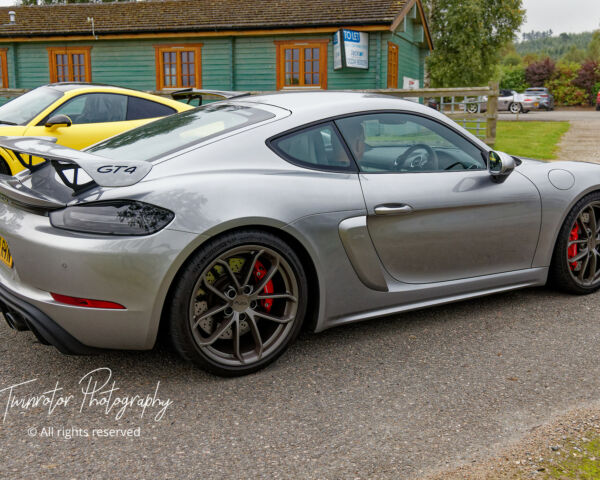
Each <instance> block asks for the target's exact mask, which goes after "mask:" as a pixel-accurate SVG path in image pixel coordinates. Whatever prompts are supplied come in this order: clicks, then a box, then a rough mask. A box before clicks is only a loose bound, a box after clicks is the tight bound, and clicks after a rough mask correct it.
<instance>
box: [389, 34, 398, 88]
mask: <svg viewBox="0 0 600 480" xmlns="http://www.w3.org/2000/svg"><path fill="white" fill-rule="evenodd" d="M387 71H388V74H387V88H398V45H396V44H395V43H392V42H388V62H387Z"/></svg>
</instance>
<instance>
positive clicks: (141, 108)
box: [0, 83, 193, 175]
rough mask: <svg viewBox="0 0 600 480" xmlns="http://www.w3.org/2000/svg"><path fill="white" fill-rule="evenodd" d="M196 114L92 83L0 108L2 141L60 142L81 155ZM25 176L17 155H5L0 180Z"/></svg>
mask: <svg viewBox="0 0 600 480" xmlns="http://www.w3.org/2000/svg"><path fill="white" fill-rule="evenodd" d="M191 108H193V107H192V106H191V105H187V104H185V103H181V102H179V101H176V100H173V99H171V98H164V97H159V96H157V95H150V94H148V93H144V92H139V91H137V90H130V89H128V88H120V87H113V86H110V85H94V84H90V83H53V84H49V85H44V86H41V87H38V88H35V89H33V90H31V91H29V92H27V93H25V94H23V95H21V96H19V97H16V98H14V99H13V100H11V101H9V102H7V103H5V104H4V105H2V106H0V135H2V136H23V135H27V136H43V137H55V138H56V139H57V140H56V143H58V144H59V145H64V146H66V147H71V148H75V149H77V150H80V149H82V148H85V147H88V146H89V145H92V144H94V143H97V142H99V141H100V140H104V139H105V138H108V137H112V136H113V135H116V134H117V133H121V132H124V131H126V130H130V129H132V128H134V127H139V126H141V125H143V124H145V123H148V122H150V121H152V120H153V119H156V118H160V117H164V116H166V115H171V114H173V113H178V112H183V111H185V110H189V109H191ZM21 170H23V166H22V164H21V162H19V160H18V159H17V158H16V157H15V155H14V154H13V153H12V152H8V151H6V150H3V149H0V174H5V175H14V174H16V173H18V172H20V171H21Z"/></svg>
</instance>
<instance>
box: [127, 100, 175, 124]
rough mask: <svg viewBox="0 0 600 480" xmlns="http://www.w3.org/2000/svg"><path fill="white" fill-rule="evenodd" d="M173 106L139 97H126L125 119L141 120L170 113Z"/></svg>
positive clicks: (173, 110)
mask: <svg viewBox="0 0 600 480" xmlns="http://www.w3.org/2000/svg"><path fill="white" fill-rule="evenodd" d="M176 112H177V111H176V110H175V109H174V108H171V107H168V106H167V105H163V104H162V103H157V102H153V101H151V100H146V99H145V98H140V97H127V120H142V119H144V118H158V117H166V116H167V115H172V114H173V113H176Z"/></svg>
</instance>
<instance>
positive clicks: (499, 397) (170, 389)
mask: <svg viewBox="0 0 600 480" xmlns="http://www.w3.org/2000/svg"><path fill="white" fill-rule="evenodd" d="M598 312H600V295H593V296H589V297H571V296H565V295H562V294H558V293H555V292H552V291H550V290H546V289H532V290H526V291H521V292H514V293H508V294H503V295H496V296H492V297H487V298H483V299H479V300H474V301H468V302H463V303H458V304H454V305H449V306H445V307H439V308H435V309H430V310H426V311H421V312H416V313H411V314H405V315H402V316H399V317H395V318H391V317H390V318H386V319H382V320H375V321H371V322H366V323H362V324H356V325H351V326H345V327H339V328H337V329H333V330H330V331H327V332H324V333H321V334H318V335H309V334H304V335H303V336H301V338H300V339H299V341H298V342H297V343H296V344H295V345H294V346H293V347H292V348H291V350H290V351H289V352H288V353H287V354H286V355H284V356H283V357H282V358H281V360H280V361H279V362H277V363H276V364H275V365H274V366H273V367H271V368H269V369H267V370H265V371H262V372H260V373H258V374H254V375H252V376H249V377H245V378H240V379H231V380H224V379H220V378H215V377H212V376H209V375H207V374H204V373H203V372H201V371H198V370H196V369H194V368H193V367H191V366H189V365H188V364H186V363H184V362H182V361H180V360H179V359H178V358H177V357H176V356H175V355H174V354H172V353H170V352H169V351H166V350H165V349H164V348H161V349H157V350H155V351H152V352H147V353H127V352H114V353H107V354H103V355H101V356H93V357H68V356H64V355H62V354H60V353H58V352H57V351H55V350H54V349H52V348H50V347H45V346H42V345H40V344H38V343H36V342H35V340H34V337H33V336H32V335H31V334H29V333H17V332H13V331H12V330H9V329H8V327H6V326H5V325H2V326H1V327H0V351H1V352H2V354H3V357H4V359H5V360H4V362H2V366H0V371H1V375H0V382H1V383H0V389H1V388H7V387H10V386H11V385H15V384H19V383H22V382H25V381H27V380H32V379H37V381H35V382H32V383H29V384H27V385H21V386H18V387H15V388H14V389H13V390H12V393H11V391H10V390H4V391H3V392H0V411H2V412H4V417H3V418H4V421H3V423H2V424H1V427H0V445H1V446H2V450H3V452H4V455H3V461H2V463H1V464H0V477H1V478H10V477H12V478H34V477H36V478H39V476H40V475H42V476H43V478H45V477H49V478H52V477H54V478H84V477H85V478H106V477H111V478H124V479H125V478H127V479H129V478H131V479H139V478H177V479H184V478H203V479H212V478H224V479H225V478H228V479H231V478H249V479H250V478H254V479H255V478H294V479H300V478H302V479H303V478H320V479H325V478H331V479H341V478H365V479H366V478H369V479H372V478H389V479H399V478H411V477H413V476H419V475H421V474H422V473H426V472H429V471H431V470H433V469H437V468H441V467H446V466H454V465H457V464H459V463H463V462H470V461H472V460H475V459H480V458H484V457H486V456H488V455H491V454H494V453H497V451H498V449H499V448H500V447H502V446H504V445H506V444H507V442H509V441H511V440H513V439H516V438H518V437H519V436H520V435H522V434H523V433H524V432H526V431H527V429H529V428H531V427H532V426H534V425H537V424H539V423H542V422H545V421H547V420H549V419H551V418H552V417H553V415H555V414H558V413H560V412H563V411H565V410H568V409H570V408H572V407H575V406H578V405H580V404H582V403H584V402H588V401H592V400H594V399H596V398H598V392H599V391H600V349H598V341H599V340H600V314H599V313H598ZM99 368H104V369H108V368H110V369H111V370H112V379H111V380H110V381H109V382H108V383H107V385H106V386H105V387H102V388H100V387H101V385H102V384H103V383H105V381H106V378H107V374H108V370H101V371H97V372H94V373H91V374H89V372H91V371H93V370H94V369H99ZM86 374H87V376H86ZM90 376H91V377H92V380H91V381H90ZM82 378H83V381H82V382H81V384H79V382H80V380H81V379H82ZM113 381H114V382H115V384H114V388H117V389H118V390H114V391H113V393H112V397H111V398H110V401H109V399H108V393H106V391H108V390H109V389H110V388H109V387H110V386H111V385H112V382H113ZM159 381H160V386H159V388H158V391H156V385H157V382H159ZM94 382H99V383H96V384H95V383H94ZM56 386H57V387H58V388H61V389H62V390H59V391H57V393H56V394H55V400H54V403H53V408H54V409H53V410H52V413H49V409H51V408H52V407H51V406H49V405H43V403H40V404H39V405H38V406H37V407H32V406H31V405H30V407H31V408H28V409H26V408H25V406H26V405H25V403H24V402H23V401H22V400H21V402H20V403H17V404H15V398H16V399H19V398H22V397H23V396H25V395H26V394H32V393H33V394H36V395H38V396H40V394H41V393H43V392H47V391H49V390H53V389H55V388H56ZM82 389H83V390H85V391H86V392H87V393H86V394H84V393H83V392H82ZM94 390H96V393H94V394H93V395H90V392H92V391H94ZM102 391H104V392H105V393H102ZM136 394H138V395H141V396H142V398H146V396H147V395H149V396H150V398H151V400H154V402H155V403H154V405H150V404H148V405H147V406H146V410H145V411H144V412H143V417H142V416H141V415H142V407H141V406H140V405H137V404H134V405H131V406H128V407H125V408H124V411H123V412H122V416H121V417H120V418H119V419H116V417H117V414H118V412H119V411H120V410H122V409H123V407H122V404H121V403H117V402H123V401H124V400H125V396H133V395H136ZM50 395H51V394H50V393H48V394H47V395H46V396H47V397H48V396H50ZM69 395H72V399H71V403H67V405H66V406H65V405H60V403H59V402H58V400H57V398H59V397H68V396H69ZM9 397H11V398H12V403H13V404H12V405H10V406H9V405H8V400H9ZM158 400H160V401H161V402H163V404H162V405H159V404H158ZM168 401H171V402H172V404H168V403H167V402H168ZM94 402H95V403H94ZM103 402H104V403H103ZM106 402H108V406H107V405H106ZM82 404H83V405H82ZM165 405H167V406H166V407H165ZM109 406H110V407H111V409H109V411H108V413H107V409H108V407H109ZM161 411H163V412H164V416H163V417H162V418H161V419H157V417H160V413H161ZM47 427H54V430H50V429H49V428H47ZM138 427H139V429H138ZM111 428H112V429H131V430H130V433H131V436H130V437H126V438H123V437H99V436H98V432H94V429H102V431H101V432H100V434H101V435H102V434H106V435H110V434H111V433H110V431H108V429H111ZM60 429H63V430H62V431H61V430H60ZM115 431H116V430H115ZM85 433H87V436H86V435H85ZM69 434H70V435H69ZM117 434H118V433H117ZM120 434H123V433H120ZM138 435H139V436H138ZM66 436H71V437H72V438H70V439H68V438H65V437H66Z"/></svg>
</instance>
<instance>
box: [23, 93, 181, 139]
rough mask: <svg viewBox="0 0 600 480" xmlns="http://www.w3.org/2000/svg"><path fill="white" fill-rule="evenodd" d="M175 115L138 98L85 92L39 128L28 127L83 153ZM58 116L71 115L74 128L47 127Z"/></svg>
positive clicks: (40, 123) (43, 122)
mask: <svg viewBox="0 0 600 480" xmlns="http://www.w3.org/2000/svg"><path fill="white" fill-rule="evenodd" d="M174 112H175V110H173V109H172V108H171V107H167V106H165V105H162V104H158V103H156V102H151V101H148V100H145V99H141V98H138V97H135V96H130V95H123V94H114V93H104V92H102V93H82V94H80V95H77V96H74V97H73V98H71V99H69V100H68V101H66V102H65V103H63V104H62V105H60V106H59V107H58V108H56V109H55V110H54V111H52V113H50V114H49V115H47V117H46V118H44V119H43V120H42V121H41V122H39V123H38V124H37V125H35V126H31V127H28V129H27V131H26V133H25V134H26V135H32V136H38V135H42V136H52V137H56V139H57V143H58V144H60V145H65V146H67V147H71V148H75V149H77V150H80V149H82V148H85V147H87V146H89V145H93V144H94V143H97V142H99V141H100V140H104V139H105V138H108V137H112V136H113V135H116V134H118V133H121V132H124V131H126V130H130V129H132V128H135V127H137V126H140V125H143V124H144V123H147V122H148V121H150V119H151V118H156V117H159V116H162V115H168V114H171V113H174ZM55 115H67V116H68V117H69V118H70V119H71V121H72V122H73V123H72V125H70V126H68V127H67V126H58V127H51V128H48V127H46V126H45V123H46V121H47V120H48V119H49V118H51V117H53V116H55Z"/></svg>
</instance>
